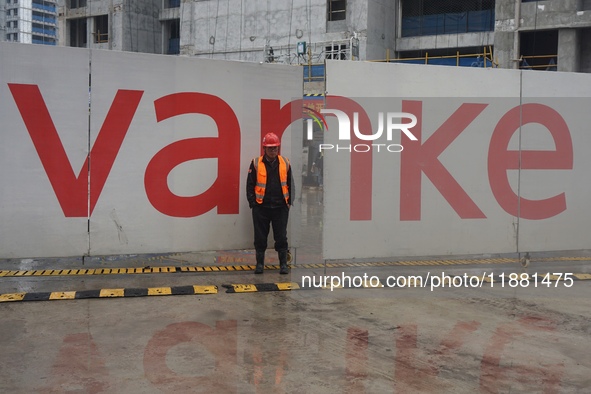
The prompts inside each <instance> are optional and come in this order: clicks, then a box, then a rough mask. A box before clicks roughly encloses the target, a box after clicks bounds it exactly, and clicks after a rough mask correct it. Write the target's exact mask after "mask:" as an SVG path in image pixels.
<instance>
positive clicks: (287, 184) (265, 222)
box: [246, 133, 293, 274]
mask: <svg viewBox="0 0 591 394" xmlns="http://www.w3.org/2000/svg"><path fill="white" fill-rule="evenodd" d="M280 145H281V142H280V141H279V137H277V136H276V135H275V134H273V133H269V134H267V135H265V137H264V138H263V150H264V155H262V156H260V157H256V158H254V159H253V160H252V162H251V163H250V168H249V169H248V177H247V180H246V198H247V199H248V204H249V206H250V207H251V208H252V222H253V225H254V247H255V250H256V260H257V265H256V269H255V271H254V273H255V274H262V273H263V270H264V264H265V250H267V238H268V236H269V229H270V225H271V224H272V225H273V239H274V240H275V250H276V251H277V254H278V255H279V268H280V270H279V273H280V274H287V273H289V271H288V269H287V251H288V244H287V221H288V218H289V207H290V206H291V203H292V199H291V192H292V184H293V182H292V176H291V165H290V163H289V160H288V159H287V158H285V157H283V156H280V155H279V146H280Z"/></svg>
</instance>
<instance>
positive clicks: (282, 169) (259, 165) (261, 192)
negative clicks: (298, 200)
mask: <svg viewBox="0 0 591 394" xmlns="http://www.w3.org/2000/svg"><path fill="white" fill-rule="evenodd" d="M277 159H278V160H279V180H280V181H281V192H282V193H283V198H284V199H285V203H286V204H289V188H288V187H287V171H288V169H289V165H290V164H289V160H288V159H287V158H285V157H283V156H277ZM252 162H253V164H254V169H255V171H256V172H257V183H256V185H255V187H254V194H255V197H256V201H257V203H258V204H262V203H263V199H264V198H265V190H266V188H267V167H266V166H265V165H264V164H263V156H260V157H255V158H254V159H253V160H252Z"/></svg>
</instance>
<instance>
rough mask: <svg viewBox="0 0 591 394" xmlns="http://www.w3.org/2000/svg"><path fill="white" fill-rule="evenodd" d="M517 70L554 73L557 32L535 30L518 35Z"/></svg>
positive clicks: (556, 58) (556, 59) (556, 60)
mask: <svg viewBox="0 0 591 394" xmlns="http://www.w3.org/2000/svg"><path fill="white" fill-rule="evenodd" d="M519 40H520V52H521V53H520V57H519V68H521V69H525V70H545V71H556V69H557V63H558V55H557V54H558V30H537V31H532V32H524V33H520V34H519Z"/></svg>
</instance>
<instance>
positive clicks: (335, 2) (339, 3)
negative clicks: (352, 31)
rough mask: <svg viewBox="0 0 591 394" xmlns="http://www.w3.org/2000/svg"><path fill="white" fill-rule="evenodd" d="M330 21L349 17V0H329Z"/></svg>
mask: <svg viewBox="0 0 591 394" xmlns="http://www.w3.org/2000/svg"><path fill="white" fill-rule="evenodd" d="M327 19H328V20H329V21H342V20H345V19H347V1H346V0H328V18H327Z"/></svg>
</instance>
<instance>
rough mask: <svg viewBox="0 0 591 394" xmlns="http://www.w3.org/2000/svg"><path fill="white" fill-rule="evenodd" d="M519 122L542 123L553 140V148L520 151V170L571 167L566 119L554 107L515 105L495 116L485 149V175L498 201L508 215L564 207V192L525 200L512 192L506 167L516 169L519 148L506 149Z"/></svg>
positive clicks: (542, 215)
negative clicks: (540, 198) (500, 116)
mask: <svg viewBox="0 0 591 394" xmlns="http://www.w3.org/2000/svg"><path fill="white" fill-rule="evenodd" d="M520 116H521V119H522V125H526V124H528V123H539V124H541V125H543V126H544V127H546V128H547V129H548V131H550V134H551V135H552V138H553V139H554V143H555V144H556V150H554V151H521V169H522V170H571V169H572V168H573V143H572V140H571V136H570V132H569V130H568V126H567V125H566V122H565V121H564V119H563V118H562V116H560V114H559V113H558V112H556V111H555V110H554V109H552V108H550V107H548V106H546V105H542V104H524V105H522V106H521V107H515V108H513V109H511V110H510V111H509V112H507V113H506V114H505V116H503V117H502V118H501V120H499V123H498V124H497V127H495V131H494V133H493V136H492V138H491V141H490V147H489V149H488V179H489V182H490V187H491V189H492V192H493V194H494V196H495V198H496V199H497V201H498V203H499V205H500V206H501V207H502V208H503V209H504V210H505V211H506V212H507V213H509V214H510V215H513V216H516V217H517V216H519V217H522V218H525V219H531V220H540V219H547V218H550V217H552V216H556V215H558V214H559V213H561V212H563V211H565V210H566V198H565V195H564V193H561V194H559V195H556V196H554V197H551V198H547V199H545V200H528V199H525V198H523V197H520V196H518V195H517V194H515V192H514V191H513V189H511V185H510V184H509V179H508V178H507V170H519V169H520V165H519V161H520V156H519V151H515V150H507V147H508V145H509V141H510V140H511V136H512V135H513V134H514V133H515V131H516V130H518V129H519V127H520Z"/></svg>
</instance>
